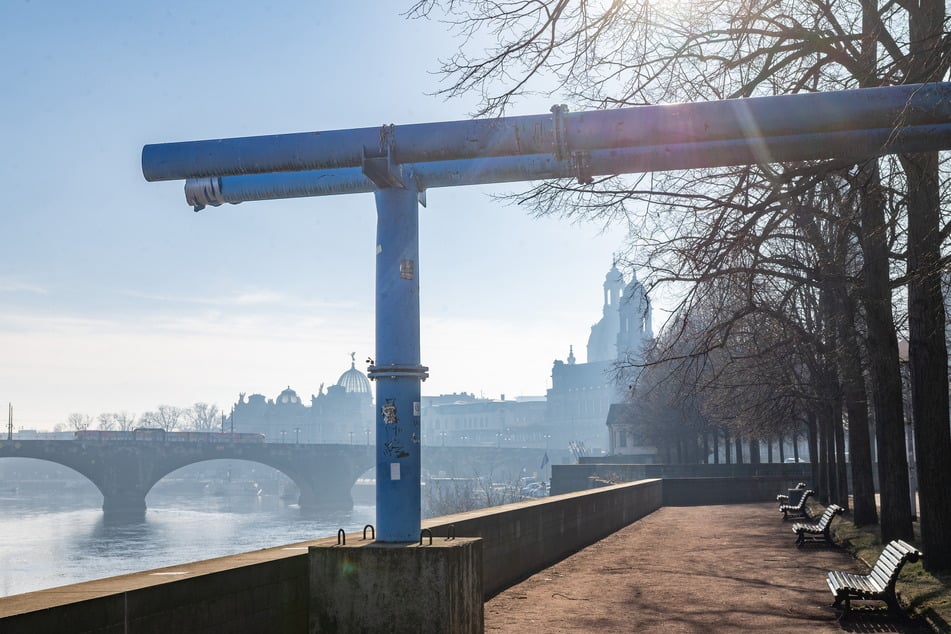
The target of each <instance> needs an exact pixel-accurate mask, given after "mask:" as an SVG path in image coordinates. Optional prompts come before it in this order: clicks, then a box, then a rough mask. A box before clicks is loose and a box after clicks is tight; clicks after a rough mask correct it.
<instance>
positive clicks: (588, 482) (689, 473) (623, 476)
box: [551, 458, 812, 501]
mask: <svg viewBox="0 0 951 634" xmlns="http://www.w3.org/2000/svg"><path fill="white" fill-rule="evenodd" d="M597 460H600V461H601V462H595V459H594V458H582V461H583V462H582V464H573V465H553V466H552V472H551V494H552V495H561V494H562V493H570V492H572V491H587V490H590V489H592V488H595V487H598V486H604V485H605V484H608V483H616V482H635V481H637V480H644V479H647V478H664V479H665V480H666V479H670V478H754V477H764V476H772V477H779V478H780V479H785V480H786V481H788V483H789V484H788V486H781V487H780V489H781V490H782V489H787V488H789V487H791V486H793V485H795V484H796V482H800V481H805V482H810V483H811V482H812V465H810V464H809V463H799V464H792V463H790V464H780V463H759V464H707V465H705V464H684V465H677V464H621V463H607V462H604V460H605V458H599V459H597ZM775 495H776V494H775V493H774V494H773V497H775ZM750 501H752V500H750Z"/></svg>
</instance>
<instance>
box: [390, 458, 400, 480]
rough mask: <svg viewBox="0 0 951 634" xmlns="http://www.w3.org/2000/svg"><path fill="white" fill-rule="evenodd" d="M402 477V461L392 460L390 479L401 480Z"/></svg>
mask: <svg viewBox="0 0 951 634" xmlns="http://www.w3.org/2000/svg"><path fill="white" fill-rule="evenodd" d="M399 479H400V463H398V462H391V463H390V480H399Z"/></svg>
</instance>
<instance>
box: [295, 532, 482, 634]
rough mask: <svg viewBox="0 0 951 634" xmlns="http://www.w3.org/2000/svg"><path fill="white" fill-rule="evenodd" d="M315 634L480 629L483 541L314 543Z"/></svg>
mask: <svg viewBox="0 0 951 634" xmlns="http://www.w3.org/2000/svg"><path fill="white" fill-rule="evenodd" d="M309 558H310V624H309V631H310V632H311V633H312V634H316V633H317V632H341V633H344V632H434V633H440V634H442V633H444V632H453V633H454V634H455V633H460V634H461V633H468V632H473V633H475V632H482V629H483V608H482V540H481V539H472V538H458V539H451V540H447V539H446V538H444V537H436V538H434V539H433V540H432V544H430V543H429V538H428V537H427V538H425V539H424V541H423V545H422V546H421V545H419V544H417V543H412V544H389V543H379V542H374V541H356V542H353V543H352V544H350V545H345V546H337V545H334V546H312V547H311V548H310V549H309Z"/></svg>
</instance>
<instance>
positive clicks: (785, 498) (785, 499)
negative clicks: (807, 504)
mask: <svg viewBox="0 0 951 634" xmlns="http://www.w3.org/2000/svg"><path fill="white" fill-rule="evenodd" d="M793 489H794V490H796V491H804V490H805V489H806V483H805V482H800V483H798V484H797V485H796V486H794V487H793ZM776 501H777V502H779V503H780V504H789V495H788V494H786V493H780V494H779V495H777V496H776Z"/></svg>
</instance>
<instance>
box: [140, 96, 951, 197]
mask: <svg viewBox="0 0 951 634" xmlns="http://www.w3.org/2000/svg"><path fill="white" fill-rule="evenodd" d="M944 123H951V83H934V84H925V85H910V86H890V87H886V88H866V89H861V90H846V91H839V92H827V93H809V94H795V95H781V96H774V97H757V98H749V99H730V100H722V101H710V102H701V103H683V104H669V105H657V106H638V107H633V108H622V109H616V110H596V111H590V112H579V113H566V114H563V115H556V114H554V113H553V114H546V115H528V116H520V117H503V118H498V119H475V120H469V121H448V122H440V123H421V124H411V125H399V126H382V127H374V128H355V129H351V130H332V131H326V132H302V133H294V134H279V135H271V136H258V137H244V138H233V139H218V140H208V141H186V142H179V143H162V144H155V145H146V146H145V147H144V148H143V149H142V173H143V174H144V176H145V178H146V180H149V181H161V180H177V179H187V178H198V177H203V176H225V175H237V174H261V173H270V172H289V171H305V170H315V169H337V168H343V167H356V166H359V165H361V164H362V162H363V159H364V156H365V155H370V156H380V155H384V154H385V153H386V150H387V148H389V149H390V151H391V159H392V161H393V162H394V163H397V164H407V163H422V162H430V161H455V160H461V159H475V158H480V157H502V156H525V155H533V154H547V153H555V154H556V155H558V158H564V157H565V156H566V155H567V153H570V152H577V151H589V152H591V151H599V150H609V149H617V148H626V147H637V146H645V147H652V146H661V145H665V144H681V143H705V142H711V141H723V140H729V139H742V138H748V139H756V138H762V137H778V136H794V135H800V134H816V133H828V132H841V131H846V130H855V129H874V128H890V127H894V126H898V125H926V124H944ZM673 169H676V167H675V168H673Z"/></svg>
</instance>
